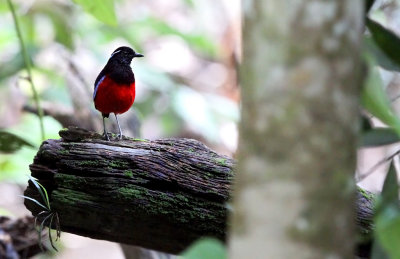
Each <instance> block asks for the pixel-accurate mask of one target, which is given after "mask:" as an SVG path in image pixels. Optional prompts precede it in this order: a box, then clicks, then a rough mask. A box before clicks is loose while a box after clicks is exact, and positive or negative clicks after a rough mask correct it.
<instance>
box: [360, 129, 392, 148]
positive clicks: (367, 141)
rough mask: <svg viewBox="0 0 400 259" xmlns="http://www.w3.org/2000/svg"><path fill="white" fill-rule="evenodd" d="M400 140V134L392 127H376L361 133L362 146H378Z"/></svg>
mask: <svg viewBox="0 0 400 259" xmlns="http://www.w3.org/2000/svg"><path fill="white" fill-rule="evenodd" d="M396 142H400V136H399V135H398V134H397V132H396V131H395V130H393V129H391V128H374V129H370V130H368V131H365V132H363V133H362V135H361V140H360V146H361V147H376V146H383V145H389V144H393V143H396Z"/></svg>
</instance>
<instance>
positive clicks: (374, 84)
mask: <svg viewBox="0 0 400 259" xmlns="http://www.w3.org/2000/svg"><path fill="white" fill-rule="evenodd" d="M373 5H374V1H373V0H366V11H367V12H368V11H370V9H371V7H372V6H373ZM366 26H367V28H368V31H369V33H370V35H368V36H366V37H365V41H364V43H365V44H364V46H365V48H364V52H365V57H366V63H367V65H368V75H367V79H366V81H365V84H364V88H363V93H362V105H363V107H364V109H365V110H366V111H367V112H368V113H369V114H371V115H373V116H375V117H376V118H378V119H379V120H381V121H382V122H383V123H385V124H386V125H387V126H388V128H385V129H382V128H380V129H378V128H368V127H367V128H366V129H365V130H364V132H362V136H361V146H363V147H375V146H380V145H385V144H393V143H398V142H399V140H400V138H399V135H400V119H399V118H398V117H397V116H396V115H395V113H394V112H393V111H392V107H391V105H392V102H393V101H395V99H394V100H392V101H391V100H389V99H388V97H387V94H386V91H385V86H384V84H383V81H382V78H381V73H379V72H380V70H382V69H385V70H386V71H391V72H399V71H400V69H399V68H400V38H399V37H398V36H397V35H396V34H395V33H394V32H392V31H390V30H389V29H387V28H385V27H384V26H382V25H381V24H379V23H378V22H376V21H374V20H373V19H371V18H370V17H368V15H367V17H366ZM392 158H393V157H392ZM398 197H399V186H398V179H397V172H396V168H395V166H394V163H393V161H392V163H391V166H390V169H389V171H388V174H387V176H386V178H385V181H384V185H383V189H382V193H381V194H380V196H379V199H378V202H377V203H376V205H375V219H374V223H375V226H376V227H375V229H374V241H373V246H372V247H373V248H372V253H371V258H373V259H378V258H379V259H384V258H400V247H399V242H400V238H399V237H400V206H399V198H398Z"/></svg>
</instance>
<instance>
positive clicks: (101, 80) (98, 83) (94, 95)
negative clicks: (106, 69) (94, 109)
mask: <svg viewBox="0 0 400 259" xmlns="http://www.w3.org/2000/svg"><path fill="white" fill-rule="evenodd" d="M101 72H103V71H101ZM104 78H106V76H105V75H104V73H100V74H99V76H98V77H97V78H96V81H95V82H94V92H93V100H94V98H96V93H97V89H99V85H100V84H101V82H103V80H104Z"/></svg>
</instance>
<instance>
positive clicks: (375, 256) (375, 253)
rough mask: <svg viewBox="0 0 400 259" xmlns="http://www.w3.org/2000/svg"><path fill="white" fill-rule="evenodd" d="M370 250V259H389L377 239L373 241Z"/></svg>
mask: <svg viewBox="0 0 400 259" xmlns="http://www.w3.org/2000/svg"><path fill="white" fill-rule="evenodd" d="M371 250H372V251H371V259H390V258H389V256H388V254H387V253H386V251H385V249H384V248H383V247H382V245H381V243H380V242H379V240H378V238H375V239H374V242H373V244H372V249H371Z"/></svg>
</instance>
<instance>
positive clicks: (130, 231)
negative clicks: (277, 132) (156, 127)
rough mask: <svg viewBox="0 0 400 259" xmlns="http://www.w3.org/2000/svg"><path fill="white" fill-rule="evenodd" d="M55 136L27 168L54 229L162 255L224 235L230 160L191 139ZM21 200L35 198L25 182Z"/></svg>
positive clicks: (82, 134) (78, 133)
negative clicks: (53, 216)
mask: <svg viewBox="0 0 400 259" xmlns="http://www.w3.org/2000/svg"><path fill="white" fill-rule="evenodd" d="M60 135H61V137H62V139H61V140H47V141H45V142H43V144H42V145H41V147H40V150H39V151H38V153H37V155H36V157H35V159H34V163H33V164H32V165H31V166H30V169H31V172H32V176H33V177H35V178H37V179H38V180H39V182H40V183H41V184H42V185H43V186H44V187H45V188H46V189H47V192H48V193H49V195H50V200H51V203H50V205H51V209H52V210H54V211H56V212H57V213H58V215H59V218H60V223H61V230H63V231H67V232H71V233H75V234H78V235H82V236H88V237H92V238H98V239H106V240H110V241H115V242H121V243H127V244H132V245H138V246H142V247H145V248H149V249H154V250H159V251H164V252H168V253H178V252H180V251H182V250H183V249H184V248H186V247H187V246H188V245H189V244H190V243H191V242H193V241H195V240H196V239H197V238H199V237H201V236H212V237H216V238H219V239H222V240H223V239H224V238H225V231H226V221H227V220H226V217H227V210H226V204H225V203H226V202H227V201H228V197H229V196H228V194H229V187H230V183H231V181H232V178H233V173H232V167H233V163H234V161H233V160H232V159H230V158H228V157H225V156H221V155H218V154H217V153H215V152H213V151H211V150H210V149H208V148H207V147H206V146H205V145H203V144H202V143H200V142H198V141H195V140H191V139H162V140H155V141H143V140H132V139H127V138H124V139H123V140H121V141H117V140H115V139H114V140H112V141H105V140H103V139H102V136H100V135H99V134H96V133H93V132H87V131H84V130H81V129H76V128H75V129H74V128H71V129H70V130H62V131H61V132H60ZM25 195H26V196H29V197H33V198H35V199H37V200H39V201H41V198H40V196H39V195H38V191H37V190H36V188H35V187H34V185H33V184H32V183H31V182H30V184H29V186H28V188H27V189H26V191H25ZM42 203H43V202H42ZM25 205H26V206H27V208H28V209H30V210H31V211H33V214H34V215H37V213H39V212H40V211H41V209H40V207H39V206H37V205H35V204H34V203H33V202H31V201H29V200H26V201H25Z"/></svg>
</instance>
